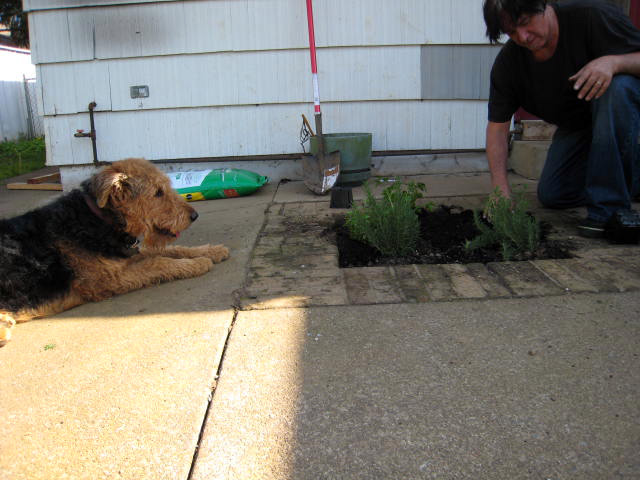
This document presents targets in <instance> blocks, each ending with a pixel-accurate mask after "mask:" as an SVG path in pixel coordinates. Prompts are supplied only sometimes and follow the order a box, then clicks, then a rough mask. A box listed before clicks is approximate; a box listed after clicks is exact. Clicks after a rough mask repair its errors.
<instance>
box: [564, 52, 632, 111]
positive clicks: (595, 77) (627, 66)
mask: <svg viewBox="0 0 640 480" xmlns="http://www.w3.org/2000/svg"><path fill="white" fill-rule="evenodd" d="M620 73H625V74H628V75H634V76H636V77H640V52H633V53H626V54H624V55H605V56H604V57H600V58H596V59H594V60H592V61H590V62H589V63H587V64H586V65H585V66H584V67H582V68H581V69H580V71H578V73H576V74H575V75H574V76H572V77H570V78H569V80H570V81H572V82H575V83H574V85H573V88H574V90H580V91H579V92H578V98H579V99H583V98H584V99H585V100H586V101H590V100H593V99H594V98H600V97H601V96H602V95H604V92H606V91H607V89H608V88H609V85H611V80H612V79H613V77H614V75H618V74H620Z"/></svg>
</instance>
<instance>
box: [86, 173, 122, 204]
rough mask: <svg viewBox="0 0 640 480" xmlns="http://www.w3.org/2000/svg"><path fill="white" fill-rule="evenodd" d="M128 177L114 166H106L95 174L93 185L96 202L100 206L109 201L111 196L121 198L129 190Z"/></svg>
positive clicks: (116, 198) (115, 198)
mask: <svg viewBox="0 0 640 480" xmlns="http://www.w3.org/2000/svg"><path fill="white" fill-rule="evenodd" d="M127 180H128V177H127V175H126V174H124V173H122V172H118V171H117V170H115V169H114V168H112V167H106V168H104V169H103V170H101V171H100V172H98V173H97V174H96V175H94V177H93V179H92V182H91V184H92V185H91V186H92V190H93V193H94V195H95V196H96V204H97V205H98V207H99V208H104V206H105V205H106V204H107V202H108V201H109V198H113V199H114V200H121V199H122V198H123V197H124V195H125V194H126V192H127V191H128V190H129V183H128V181H127Z"/></svg>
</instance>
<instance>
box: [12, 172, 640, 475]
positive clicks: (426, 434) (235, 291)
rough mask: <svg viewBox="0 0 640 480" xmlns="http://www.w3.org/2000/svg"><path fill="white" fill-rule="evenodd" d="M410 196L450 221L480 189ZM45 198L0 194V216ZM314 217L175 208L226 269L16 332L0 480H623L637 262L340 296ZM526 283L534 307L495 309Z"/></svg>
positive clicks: (473, 269) (218, 204)
mask: <svg viewBox="0 0 640 480" xmlns="http://www.w3.org/2000/svg"><path fill="white" fill-rule="evenodd" d="M411 179H413V180H415V181H423V179H424V181H425V183H426V184H427V195H430V199H432V200H433V201H438V199H440V198H448V199H450V200H452V199H454V198H455V201H454V202H452V203H454V204H459V205H463V206H464V207H465V208H468V205H471V204H475V203H474V202H476V200H475V197H474V195H475V196H477V195H483V194H485V193H488V192H489V188H490V183H489V182H488V176H487V175H486V174H477V175H476V174H465V175H461V176H456V175H440V176H435V175H429V176H425V177H423V178H414V177H411ZM513 180H514V181H515V182H518V183H520V182H522V183H526V184H527V185H530V186H532V187H533V186H535V182H530V181H523V180H522V178H521V177H518V176H514V177H513ZM530 191H534V188H530ZM7 194H10V197H9V198H8V197H7ZM56 195H59V193H57V192H56V193H51V192H24V191H10V192H9V191H6V190H4V191H3V189H2V188H1V187H0V215H3V216H6V215H9V214H12V213H20V212H22V211H25V210H27V209H28V208H31V206H37V205H38V204H40V203H41V202H43V201H47V200H48V199H50V198H52V197H54V196H56ZM354 196H355V197H356V198H362V197H361V196H362V190H361V189H360V190H357V191H356V192H354ZM328 201H329V197H328V196H326V197H316V196H315V195H313V194H311V193H310V192H309V191H308V190H307V189H306V187H304V185H303V183H302V182H289V183H285V184H280V185H277V184H274V183H272V184H269V185H267V186H266V187H263V188H262V189H261V190H259V191H258V192H256V193H255V194H254V195H251V196H248V197H240V198H235V199H225V200H214V201H206V202H195V203H194V204H193V205H194V207H195V208H196V209H197V210H198V212H199V213H200V219H199V220H198V222H196V223H195V224H194V225H193V227H192V228H191V229H189V230H187V231H186V232H185V233H184V235H182V236H181V241H180V243H183V244H187V245H195V244H200V243H204V242H211V243H225V244H227V245H228V246H229V247H230V248H231V258H230V259H229V260H228V261H226V262H224V263H222V264H220V265H217V266H216V267H215V268H214V270H213V271H212V272H210V273H209V274H207V275H205V276H203V277H200V278H196V279H189V280H182V281H179V282H172V283H167V284H163V285H159V286H157V287H154V288H148V289H145V290H140V291H137V292H132V293H130V294H128V295H123V296H119V297H116V298H113V299H111V300H109V301H106V302H101V303H96V304H90V305H84V306H82V307H79V308H76V309H74V310H71V311H69V312H65V313H64V314H62V315H58V316H56V317H53V318H48V319H44V320H40V321H33V322H29V323H25V324H21V325H19V326H18V327H17V328H16V331H15V335H14V340H12V342H11V343H9V344H8V346H6V347H4V348H2V349H0V365H1V366H2V367H3V368H1V369H0V385H2V387H1V388H0V404H1V405H2V406H3V421H2V422H0V480H5V479H7V480H14V479H29V480H31V479H47V480H48V479H52V478H73V479H85V478H86V479H96V478H101V479H102V478H108V479H111V478H115V479H118V478H123V479H132V478H134V479H138V478H140V479H147V478H148V479H154V480H155V479H181V480H182V479H187V477H188V475H189V471H190V469H191V468H192V465H193V472H192V473H193V475H192V477H191V478H193V479H205V478H206V479H240V478H247V479H248V478H259V479H278V480H281V479H305V478H309V479H318V478H376V479H381V478H389V479H391V478H393V479H395V478H416V479H422V478H425V479H430V478H580V479H591V478H593V479H601V478H613V477H615V476H616V475H617V476H626V477H630V478H635V477H640V469H639V468H640V467H639V466H638V455H637V450H638V448H637V441H638V438H640V429H639V427H638V425H640V411H639V410H640V406H639V405H638V402H637V398H638V394H639V393H640V391H639V390H640V378H639V374H638V372H640V369H638V354H639V352H638V351H637V345H638V344H639V341H640V334H639V330H640V328H639V323H638V318H640V315H639V313H640V297H639V296H638V293H637V292H638V289H640V274H638V271H639V270H638V268H639V267H640V263H638V261H637V260H635V255H636V253H637V247H615V248H612V247H611V246H610V245H607V244H606V242H604V241H603V242H600V243H598V242H592V243H588V244H587V243H585V244H580V248H581V252H582V253H583V255H582V257H581V258H578V259H575V260H574V261H573V263H567V264H559V263H550V262H546V263H545V262H542V263H540V262H538V263H536V262H533V263H532V264H531V265H530V267H522V268H525V269H526V271H525V272H524V274H526V275H529V277H528V278H530V279H531V281H529V285H526V284H524V283H522V276H521V275H515V274H514V275H512V276H511V277H509V275H511V274H510V271H506V272H500V274H499V273H496V270H500V268H497V269H491V268H489V267H487V266H485V265H467V266H464V267H463V266H442V267H437V268H435V269H434V268H427V269H426V270H425V269H424V268H419V267H416V266H394V267H389V268H388V269H383V270H380V269H378V270H377V271H376V270H375V269H374V270H372V272H370V274H367V273H366V270H367V269H360V270H362V271H359V272H356V271H355V270H354V272H355V273H357V275H356V277H358V278H356V280H357V282H355V283H353V284H352V285H349V278H348V277H350V276H353V275H351V274H344V273H342V270H340V269H338V268H337V261H336V252H335V247H331V246H328V245H327V242H326V239H325V238H322V237H321V229H318V228H308V227H307V226H305V224H304V221H305V219H308V218H316V219H321V221H322V222H326V221H328V219H330V217H331V215H332V214H333V212H331V209H329V208H328ZM333 210H334V211H335V210H336V209H333ZM579 213H580V212H576V211H573V212H569V213H568V214H567V213H563V212H555V211H553V212H548V215H549V218H550V219H553V218H556V220H557V218H558V216H562V221H563V222H565V221H566V222H567V223H568V224H569V228H572V227H573V224H572V223H571V222H574V223H575V218H576V217H577V216H578V215H579ZM298 218H299V219H300V220H301V221H300V222H299V223H296V219H298ZM564 234H565V233H563V235H564ZM276 237H277V238H276ZM625 259H626V261H625ZM508 274H509V275H508ZM354 275H355V274H354ZM526 275H525V276H526ZM540 275H543V276H542V277H541V276H540ZM545 277H546V278H547V279H549V280H551V283H552V285H549V284H548V283H547V282H546V280H545V281H544V284H545V285H546V286H545V287H544V288H542V289H541V290H540V292H539V293H538V294H540V295H544V296H542V297H537V298H521V299H517V298H516V299H514V298H510V299H509V298H508V299H505V298H502V297H512V296H513V295H514V289H516V290H517V288H516V287H517V286H518V285H520V292H521V293H522V294H523V295H525V296H526V295H528V293H530V292H531V288H534V289H535V288H540V287H539V282H538V281H537V280H536V279H540V278H545ZM429 279H430V280H429ZM509 279H511V280H509ZM427 280H429V281H427ZM358 282H359V283H358ZM386 282H389V283H388V284H387V283H386ZM510 282H511V283H510ZM354 285H355V286H359V287H360V289H359V290H353V286H354ZM251 288H254V289H255V292H253V293H254V297H253V298H250V297H248V296H247V295H246V293H247V292H250V291H251V290H250V289H251ZM593 289H596V290H598V291H600V292H607V293H599V294H594V293H589V292H590V291H591V290H593ZM629 290H632V291H629ZM579 291H585V292H587V293H584V294H577V292H579ZM549 292H551V293H552V294H556V293H557V292H560V295H559V296H555V297H549V296H546V295H547V294H549ZM349 295H351V296H352V297H353V298H351V299H350V298H349ZM468 297H480V298H479V299H473V298H468ZM481 297H484V298H481ZM354 299H356V300H358V301H357V302H356V301H354ZM378 301H384V302H393V304H391V305H349V303H368V302H370V303H376V302H378ZM241 302H242V303H241ZM336 304H337V305H340V306H332V305H336ZM285 307H297V308H285ZM242 308H247V309H251V308H255V309H256V310H250V311H239V312H237V311H238V309H240V310H241V309H242ZM236 312H237V316H236ZM229 331H231V332H232V334H231V337H230V338H229V337H228V332H229ZM225 341H226V342H227V343H226V344H225ZM221 365H222V369H221V370H219V369H220V366H221ZM218 373H220V375H221V376H220V379H218V377H217V374H218ZM212 391H213V392H214V396H213V402H212V403H211V405H210V406H209V409H208V417H207V414H206V413H205V412H207V404H208V400H209V396H210V395H211V393H212ZM205 420H206V421H205ZM203 422H205V430H204V433H203V437H202V442H201V444H200V446H199V448H197V442H198V437H199V435H200V433H201V428H202V425H203ZM196 453H197V457H196V461H195V464H194V463H193V459H194V454H196Z"/></svg>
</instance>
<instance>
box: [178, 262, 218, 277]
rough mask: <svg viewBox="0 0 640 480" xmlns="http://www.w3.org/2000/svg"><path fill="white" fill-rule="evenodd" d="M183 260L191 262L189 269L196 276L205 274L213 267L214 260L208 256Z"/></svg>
mask: <svg viewBox="0 0 640 480" xmlns="http://www.w3.org/2000/svg"><path fill="white" fill-rule="evenodd" d="M183 261H185V262H189V267H190V268H189V271H190V273H191V275H192V276H194V277H195V276H198V275H204V274H205V273H207V272H208V271H209V270H211V269H212V268H213V261H212V260H211V259H210V258H206V257H197V258H189V259H185V260H183Z"/></svg>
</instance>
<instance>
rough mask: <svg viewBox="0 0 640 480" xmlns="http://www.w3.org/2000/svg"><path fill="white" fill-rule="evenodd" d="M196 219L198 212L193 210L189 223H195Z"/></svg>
mask: <svg viewBox="0 0 640 480" xmlns="http://www.w3.org/2000/svg"><path fill="white" fill-rule="evenodd" d="M197 218H198V212H196V211H195V210H194V211H193V212H191V221H192V222H195V221H196V219H197Z"/></svg>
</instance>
